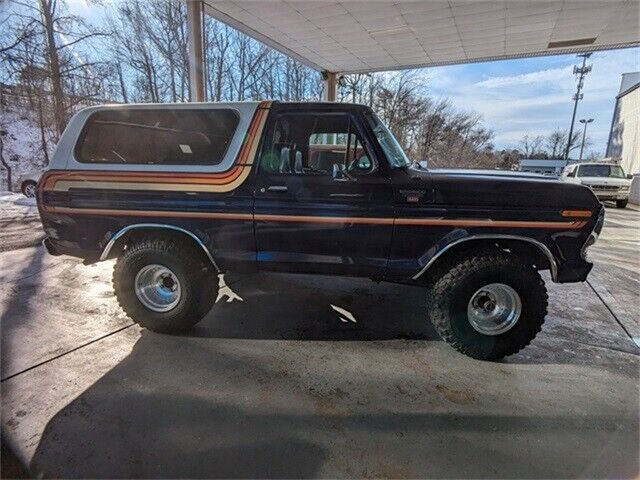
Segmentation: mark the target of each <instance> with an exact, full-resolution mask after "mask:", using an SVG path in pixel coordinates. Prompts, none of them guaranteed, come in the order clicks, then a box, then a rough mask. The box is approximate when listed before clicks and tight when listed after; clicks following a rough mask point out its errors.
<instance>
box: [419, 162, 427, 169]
mask: <svg viewBox="0 0 640 480" xmlns="http://www.w3.org/2000/svg"><path fill="white" fill-rule="evenodd" d="M418 163H419V164H420V166H421V167H422V168H424V169H425V170H429V163H428V162H427V161H426V160H420V161H419V162H418Z"/></svg>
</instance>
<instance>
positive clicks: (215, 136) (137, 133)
mask: <svg viewBox="0 0 640 480" xmlns="http://www.w3.org/2000/svg"><path fill="white" fill-rule="evenodd" d="M238 122H239V118H238V114H237V113H236V112H235V111H234V110H231V109H212V110H205V109H182V108H180V109H149V108H122V109H120V108H117V109H108V110H101V111H98V112H96V113H94V114H93V115H91V117H89V120H88V121H87V124H86V125H85V127H84V130H83V133H82V135H81V136H80V140H79V141H78V144H77V145H76V152H75V154H76V159H77V160H78V161H79V162H81V163H120V164H144V165H217V164H219V163H221V162H222V160H223V159H224V156H225V153H226V151H227V148H228V147H229V144H230V143H231V140H232V139H233V135H234V133H235V131H236V128H237V127H238Z"/></svg>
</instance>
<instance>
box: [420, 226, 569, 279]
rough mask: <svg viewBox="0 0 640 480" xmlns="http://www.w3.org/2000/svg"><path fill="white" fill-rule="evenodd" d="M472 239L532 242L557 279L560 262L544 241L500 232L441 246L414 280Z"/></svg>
mask: <svg viewBox="0 0 640 480" xmlns="http://www.w3.org/2000/svg"><path fill="white" fill-rule="evenodd" d="M472 240H517V241H522V242H527V243H530V244H532V245H534V246H535V247H537V248H538V250H540V251H541V252H542V253H543V254H544V256H545V257H547V260H549V266H550V269H551V279H552V280H553V281H554V282H556V281H557V278H558V264H557V262H556V259H555V258H554V256H553V254H552V253H551V250H549V248H548V247H547V246H546V245H545V244H544V243H542V242H539V241H538V240H535V239H533V238H531V237H522V236H520V235H500V234H482V235H469V236H468V237H463V238H459V239H457V240H454V241H452V242H449V243H448V244H447V245H445V246H444V247H443V248H441V249H440V250H439V251H438V252H436V253H435V254H434V255H433V257H431V258H430V259H429V261H428V262H427V263H426V264H425V266H424V267H422V268H421V269H420V271H419V272H418V273H416V274H415V275H414V276H413V277H412V278H413V280H417V279H418V278H420V276H422V274H424V272H426V271H427V270H428V269H429V267H431V265H433V264H434V263H435V261H436V260H438V258H440V257H441V256H442V255H443V254H444V253H446V252H447V251H448V250H450V249H451V248H453V247H455V246H456V245H459V244H461V243H464V242H468V241H472Z"/></svg>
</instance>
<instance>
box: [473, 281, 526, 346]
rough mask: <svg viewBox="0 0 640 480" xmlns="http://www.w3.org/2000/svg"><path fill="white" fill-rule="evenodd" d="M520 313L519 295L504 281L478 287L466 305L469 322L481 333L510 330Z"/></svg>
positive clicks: (487, 333) (494, 333)
mask: <svg viewBox="0 0 640 480" xmlns="http://www.w3.org/2000/svg"><path fill="white" fill-rule="evenodd" d="M521 313H522V301H521V300H520V295H518V292H516V291H515V290H514V289H513V288H511V287H510V286H509V285H505V284H504V283H490V284H489V285H485V286H484V287H482V288H479V289H478V290H477V291H476V293H474V294H473V295H472V296H471V300H469V304H468V305H467V317H468V319H469V323H470V324H471V326H472V327H473V328H474V329H475V330H476V331H478V332H480V333H482V334H483V335H500V334H501V333H504V332H506V331H508V330H510V329H511V328H513V326H514V325H515V324H516V323H517V322H518V319H519V318H520V314H521Z"/></svg>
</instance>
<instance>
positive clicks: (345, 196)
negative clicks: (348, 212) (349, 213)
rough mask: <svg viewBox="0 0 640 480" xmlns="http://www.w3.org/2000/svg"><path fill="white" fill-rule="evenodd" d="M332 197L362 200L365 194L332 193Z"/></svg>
mask: <svg viewBox="0 0 640 480" xmlns="http://www.w3.org/2000/svg"><path fill="white" fill-rule="evenodd" d="M329 196H330V197H343V198H362V197H364V193H332V194H330V195H329Z"/></svg>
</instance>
